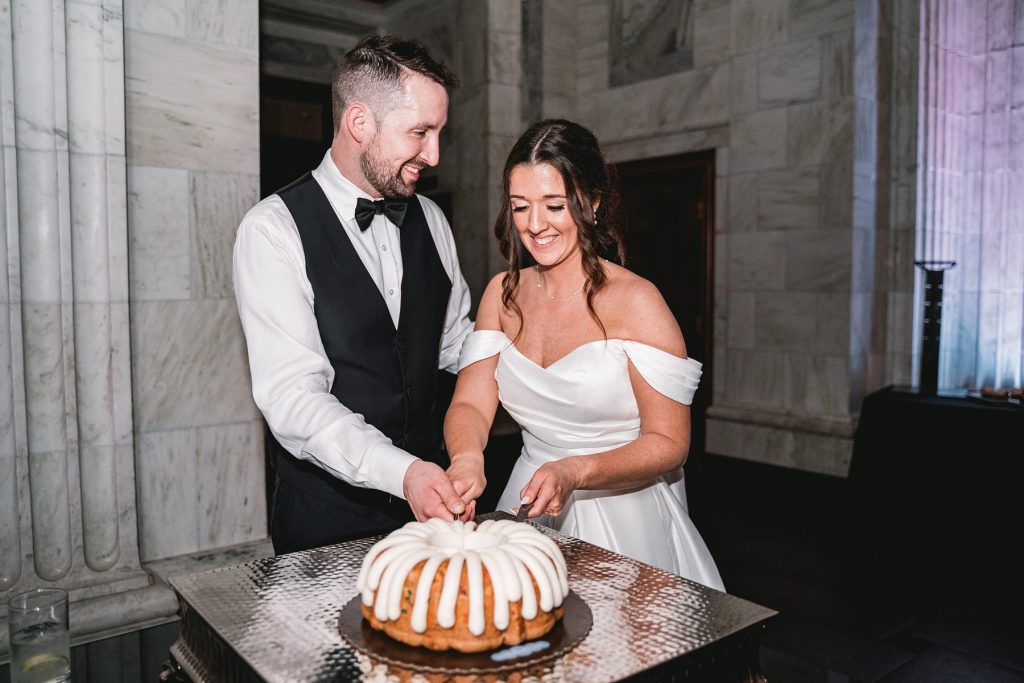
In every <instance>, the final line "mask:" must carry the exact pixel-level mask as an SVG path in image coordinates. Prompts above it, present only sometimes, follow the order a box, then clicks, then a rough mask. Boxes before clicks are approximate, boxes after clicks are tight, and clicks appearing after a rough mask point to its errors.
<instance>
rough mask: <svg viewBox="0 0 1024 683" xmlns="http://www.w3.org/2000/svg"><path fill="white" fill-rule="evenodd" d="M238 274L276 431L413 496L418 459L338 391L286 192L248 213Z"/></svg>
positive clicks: (321, 462) (253, 364) (292, 449)
mask: <svg viewBox="0 0 1024 683" xmlns="http://www.w3.org/2000/svg"><path fill="white" fill-rule="evenodd" d="M233 277H234V289H235V297H236V300H237V304H238V312H239V317H240V319H241V322H242V329H243V331H244V333H245V340H246V345H247V347H248V354H249V369H250V372H251V375H252V391H253V398H254V399H255V402H256V405H257V406H258V407H259V409H260V411H261V412H262V413H263V416H264V417H265V418H266V420H267V424H268V425H269V427H270V430H271V432H272V433H273V435H274V437H275V438H276V439H277V440H278V442H280V444H281V445H282V446H284V448H285V449H286V450H287V451H288V452H289V453H291V454H292V455H293V456H295V457H296V458H299V459H301V460H306V461H309V462H311V463H313V464H315V465H316V466H318V467H320V468H321V469H323V470H325V471H327V472H329V473H330V474H332V475H333V476H335V477H337V478H338V479H341V480H342V481H345V482H347V483H349V484H352V485H354V486H361V487H365V488H371V489H377V490H380V491H385V492H387V493H390V494H392V495H395V496H399V497H405V496H406V495H407V491H406V486H405V480H406V475H407V472H408V470H409V469H410V467H411V465H413V463H416V462H420V461H419V459H418V458H416V457H415V456H413V455H411V454H409V453H407V452H406V451H404V450H402V449H400V448H397V447H395V446H394V445H393V444H392V443H391V440H390V439H388V438H387V437H386V436H384V434H382V433H381V432H380V431H379V430H378V429H376V428H375V427H373V426H372V425H369V424H367V423H366V421H365V420H364V419H363V417H362V415H359V414H358V413H354V412H352V411H351V410H350V409H348V408H347V407H346V406H344V405H342V404H341V403H340V402H339V401H338V399H337V398H335V397H334V395H332V394H331V393H330V390H331V385H332V383H333V381H334V369H333V368H332V367H331V364H330V362H329V360H328V359H327V355H326V353H325V352H324V349H323V342H322V341H321V339H320V333H319V330H318V327H317V321H316V316H315V314H314V312H313V291H312V287H311V286H310V284H309V280H308V279H307V278H306V275H305V257H304V254H303V251H302V242H301V240H300V238H299V234H298V230H297V228H296V227H295V222H294V220H292V218H291V214H289V213H288V210H287V208H286V207H285V206H284V203H283V202H282V201H281V200H280V198H278V197H276V196H274V197H270V198H268V199H266V200H264V201H263V202H260V204H258V205H257V206H256V207H254V208H253V209H252V210H251V211H250V212H249V213H248V214H247V215H246V217H245V218H244V219H243V220H242V224H241V226H240V227H239V230H238V235H237V237H236V240H235V249H234V271H233ZM437 469H438V472H439V473H441V474H442V475H443V472H442V471H441V470H440V468H437Z"/></svg>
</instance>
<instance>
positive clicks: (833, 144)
mask: <svg viewBox="0 0 1024 683" xmlns="http://www.w3.org/2000/svg"><path fill="white" fill-rule="evenodd" d="M787 113H788V120H787V122H786V133H787V136H788V138H787V141H786V153H787V156H788V159H789V164H790V165H791V166H805V165H815V164H819V163H822V162H823V161H825V160H826V159H828V158H830V157H833V156H834V155H836V154H837V153H840V152H845V153H846V155H847V156H848V155H849V154H850V150H851V149H852V147H853V103H852V100H850V99H849V98H847V99H844V100H838V101H833V102H828V103H826V102H822V101H818V102H809V103H807V104H797V105H793V106H791V107H789V108H788V109H787Z"/></svg>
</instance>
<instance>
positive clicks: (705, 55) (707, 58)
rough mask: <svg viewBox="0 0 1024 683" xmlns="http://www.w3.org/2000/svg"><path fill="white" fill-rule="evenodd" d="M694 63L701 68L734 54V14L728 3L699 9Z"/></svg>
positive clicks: (725, 59) (695, 31) (694, 44)
mask: <svg viewBox="0 0 1024 683" xmlns="http://www.w3.org/2000/svg"><path fill="white" fill-rule="evenodd" d="M695 26H696V28H695V30H694V36H693V65H694V66H695V67H696V68H698V69H699V68H701V67H704V66H708V65H711V64H719V63H721V62H725V61H728V59H729V56H730V55H731V54H732V14H731V10H730V7H729V4H728V3H725V4H721V5H719V6H717V7H708V8H704V7H700V8H698V9H697V17H696V22H695Z"/></svg>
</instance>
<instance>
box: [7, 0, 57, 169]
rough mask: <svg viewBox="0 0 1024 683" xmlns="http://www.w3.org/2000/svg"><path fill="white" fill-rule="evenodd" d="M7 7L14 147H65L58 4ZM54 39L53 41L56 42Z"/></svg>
mask: <svg viewBox="0 0 1024 683" xmlns="http://www.w3.org/2000/svg"><path fill="white" fill-rule="evenodd" d="M14 4H15V5H16V7H14V8H12V11H11V18H12V26H11V32H12V37H13V41H14V42H13V59H12V64H13V74H14V79H13V84H14V88H13V89H14V99H13V103H14V105H15V111H16V112H17V115H16V119H15V130H16V134H17V145H18V149H32V150H66V149H67V129H66V122H67V119H66V115H62V114H61V112H60V107H61V106H62V105H65V104H66V102H65V99H64V91H63V88H60V89H58V88H57V86H56V84H57V83H63V77H64V41H63V38H64V33H63V31H62V30H61V31H55V30H54V28H55V26H61V27H62V24H63V16H62V15H63V12H62V10H63V7H62V6H60V5H57V4H51V3H43V2H26V1H24V0H20V1H17V2H15V3H14ZM55 39H58V40H55Z"/></svg>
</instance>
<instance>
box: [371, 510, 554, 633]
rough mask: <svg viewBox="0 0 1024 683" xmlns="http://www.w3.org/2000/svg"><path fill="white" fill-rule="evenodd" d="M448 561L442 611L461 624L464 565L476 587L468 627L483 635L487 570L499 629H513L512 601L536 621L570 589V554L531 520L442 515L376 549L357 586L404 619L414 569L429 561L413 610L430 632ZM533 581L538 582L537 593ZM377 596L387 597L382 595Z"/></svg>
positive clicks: (417, 623)
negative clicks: (438, 579) (433, 593)
mask: <svg viewBox="0 0 1024 683" xmlns="http://www.w3.org/2000/svg"><path fill="white" fill-rule="evenodd" d="M445 560H448V561H449V563H448V568H447V570H446V571H445V575H444V580H443V581H442V584H441V595H440V596H439V598H438V605H437V614H436V618H437V622H438V624H439V625H440V626H441V627H442V628H451V627H452V626H454V625H455V604H456V602H457V600H458V597H459V584H460V582H461V579H462V574H463V569H465V571H466V580H467V588H468V591H469V624H468V625H469V631H470V633H472V634H473V635H481V634H482V633H483V632H484V630H485V628H486V624H485V621H484V620H485V613H484V580H483V570H484V569H485V568H486V570H487V573H488V574H489V575H490V578H491V587H492V590H493V591H494V610H493V614H492V621H493V623H494V625H495V627H496V628H498V629H505V628H508V625H509V620H510V614H509V603H510V602H514V601H516V600H522V604H521V612H522V615H523V618H525V619H533V618H535V617H536V616H537V613H538V607H539V608H540V609H541V610H543V611H545V612H550V611H551V610H552V609H554V608H555V607H558V606H559V605H561V604H562V600H563V599H564V598H565V596H566V595H568V594H569V581H568V571H567V570H566V566H565V558H564V557H562V553H561V551H560V550H559V549H558V546H557V545H556V544H555V542H554V541H552V540H551V539H550V538H548V537H547V536H545V535H544V534H542V533H541V532H540V531H538V530H537V529H535V528H533V527H532V526H530V525H529V524H524V523H519V522H513V521H511V520H501V521H495V520H487V521H485V522H483V523H481V524H480V525H479V526H477V524H476V523H475V522H460V521H456V522H445V521H443V520H440V519H431V520H429V521H427V522H409V523H408V524H406V525H405V526H404V527H402V528H401V529H399V530H397V531H395V532H394V533H392V534H391V535H389V536H388V537H387V538H385V539H383V540H381V541H379V542H378V543H376V544H375V545H374V546H373V547H372V548H370V552H368V553H367V554H366V558H365V559H364V560H363V566H362V567H361V568H360V570H359V577H358V578H357V580H356V588H357V589H358V590H359V591H360V593H361V596H362V600H363V604H364V605H367V606H369V605H373V613H374V616H376V617H377V619H379V620H380V621H392V620H395V619H398V618H399V617H400V616H401V614H402V609H403V608H402V597H403V595H402V591H403V590H404V588H405V583H406V579H407V577H408V575H409V572H411V571H412V570H413V569H414V568H415V567H416V566H417V565H418V564H420V563H424V564H423V568H422V570H421V572H420V576H419V580H418V581H417V582H416V587H415V595H414V596H413V599H412V614H411V625H412V628H413V630H414V631H416V632H417V633H423V632H424V631H425V630H426V628H427V621H428V619H427V617H428V614H427V613H428V609H429V601H430V587H431V585H432V584H433V582H434V577H435V576H436V575H437V572H438V570H439V569H440V567H441V565H442V564H443V563H444V562H445ZM531 579H532V580H531ZM533 583H536V584H537V591H536V592H535V591H534V588H533ZM537 593H539V595H538V594H537ZM375 596H376V597H378V598H379V599H377V600H376V601H374V597H375Z"/></svg>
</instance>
